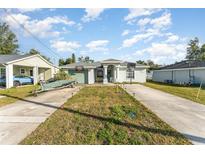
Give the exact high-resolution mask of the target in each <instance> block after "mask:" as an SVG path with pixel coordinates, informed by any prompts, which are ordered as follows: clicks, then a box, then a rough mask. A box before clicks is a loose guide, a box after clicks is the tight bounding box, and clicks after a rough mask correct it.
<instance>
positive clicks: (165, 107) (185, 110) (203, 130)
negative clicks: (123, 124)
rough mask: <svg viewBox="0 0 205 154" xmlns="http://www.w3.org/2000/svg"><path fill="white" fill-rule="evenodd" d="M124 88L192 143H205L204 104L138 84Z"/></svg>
mask: <svg viewBox="0 0 205 154" xmlns="http://www.w3.org/2000/svg"><path fill="white" fill-rule="evenodd" d="M124 89H125V90H126V91H127V92H128V93H130V94H131V95H133V96H134V97H135V98H136V99H137V100H139V101H140V102H141V103H142V104H144V105H145V106H146V107H147V108H149V109H150V110H152V111H153V112H154V113H155V114H156V115H157V116H158V117H160V118H161V119H162V120H163V121H165V122H166V123H167V124H169V125H170V126H172V127H173V128H175V129H176V130H177V131H179V132H180V133H182V134H184V135H185V136H186V137H187V138H188V139H189V140H190V141H191V142H192V143H193V144H205V105H201V104H198V103H195V102H192V101H190V100H187V99H184V98H181V97H177V96H174V95H171V94H168V93H165V92H162V91H159V90H155V89H152V88H149V87H145V86H143V85H138V84H129V85H128V84H127V85H124Z"/></svg>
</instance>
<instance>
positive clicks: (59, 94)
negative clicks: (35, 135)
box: [0, 87, 79, 144]
mask: <svg viewBox="0 0 205 154" xmlns="http://www.w3.org/2000/svg"><path fill="white" fill-rule="evenodd" d="M78 90H79V87H75V88H66V89H61V90H56V91H50V92H46V93H42V94H40V95H39V96H38V97H29V98H25V99H21V100H19V101H17V102H16V103H13V104H10V105H6V106H3V107H1V108H0V144H18V143H19V142H20V141H22V140H23V139H24V138H25V137H26V136H27V135H28V134H30V133H31V132H32V131H34V130H35V129H36V128H37V127H38V126H39V125H40V124H41V123H42V122H44V121H45V120H46V119H47V118H48V117H49V116H50V115H51V114H52V113H53V112H54V111H56V110H57V108H58V107H60V106H61V105H63V103H65V101H66V100H67V99H68V98H70V97H71V96H72V95H74V94H76V93H77V92H78Z"/></svg>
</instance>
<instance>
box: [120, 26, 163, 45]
mask: <svg viewBox="0 0 205 154" xmlns="http://www.w3.org/2000/svg"><path fill="white" fill-rule="evenodd" d="M157 35H160V34H159V31H158V30H153V29H148V30H147V32H145V33H140V34H136V35H134V36H132V37H131V38H129V39H126V40H124V41H123V44H122V47H124V48H126V47H131V46H133V45H134V44H136V43H137V42H139V41H142V40H146V39H149V40H151V39H152V38H153V36H157Z"/></svg>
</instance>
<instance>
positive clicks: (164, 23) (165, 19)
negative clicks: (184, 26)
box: [150, 13, 172, 28]
mask: <svg viewBox="0 0 205 154" xmlns="http://www.w3.org/2000/svg"><path fill="white" fill-rule="evenodd" d="M150 24H152V25H153V27H154V28H166V27H168V26H170V25H171V24H172V22H171V13H164V14H162V16H160V17H159V18H155V19H152V20H151V21H150Z"/></svg>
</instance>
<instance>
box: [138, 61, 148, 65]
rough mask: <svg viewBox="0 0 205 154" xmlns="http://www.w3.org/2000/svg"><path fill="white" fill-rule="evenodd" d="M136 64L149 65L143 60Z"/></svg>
mask: <svg viewBox="0 0 205 154" xmlns="http://www.w3.org/2000/svg"><path fill="white" fill-rule="evenodd" d="M136 63H138V64H142V65H147V63H146V62H145V61H143V60H138V61H136Z"/></svg>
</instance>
